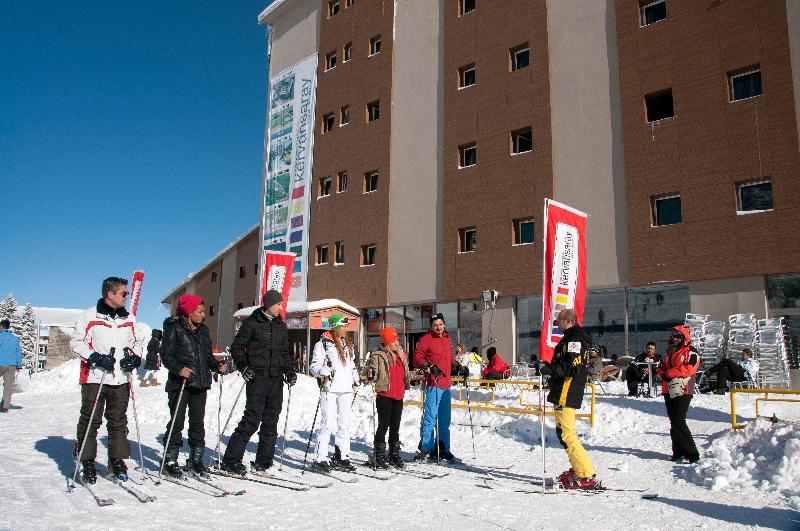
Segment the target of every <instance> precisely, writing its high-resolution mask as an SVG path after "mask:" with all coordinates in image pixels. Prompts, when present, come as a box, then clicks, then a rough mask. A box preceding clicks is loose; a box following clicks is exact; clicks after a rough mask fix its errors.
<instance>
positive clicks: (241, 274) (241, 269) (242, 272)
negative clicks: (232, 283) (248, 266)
mask: <svg viewBox="0 0 800 531" xmlns="http://www.w3.org/2000/svg"><path fill="white" fill-rule="evenodd" d="M246 275H247V271H246V270H245V267H244V266H239V278H244V277H245V276H246Z"/></svg>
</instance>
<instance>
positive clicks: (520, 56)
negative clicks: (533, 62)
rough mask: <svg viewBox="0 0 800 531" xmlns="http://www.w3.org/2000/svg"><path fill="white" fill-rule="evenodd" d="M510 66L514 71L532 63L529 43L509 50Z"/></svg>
mask: <svg viewBox="0 0 800 531" xmlns="http://www.w3.org/2000/svg"><path fill="white" fill-rule="evenodd" d="M508 53H509V59H510V67H511V71H512V72H514V71H516V70H519V69H520V68H527V66H528V65H529V64H530V59H531V51H530V49H529V48H528V43H527V42H526V43H525V44H521V45H519V46H517V47H516V48H511V49H510V50H509V51H508Z"/></svg>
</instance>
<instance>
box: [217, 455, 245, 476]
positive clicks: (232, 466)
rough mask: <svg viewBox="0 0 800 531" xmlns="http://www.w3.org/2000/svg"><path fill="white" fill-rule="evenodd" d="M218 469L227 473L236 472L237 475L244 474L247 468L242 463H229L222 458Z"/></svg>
mask: <svg viewBox="0 0 800 531" xmlns="http://www.w3.org/2000/svg"><path fill="white" fill-rule="evenodd" d="M220 469H221V470H222V471H223V472H228V473H229V474H236V475H237V476H244V475H245V474H247V468H246V467H245V466H244V465H243V464H242V463H231V462H229V461H225V460H224V459H223V460H222V466H221V467H220Z"/></svg>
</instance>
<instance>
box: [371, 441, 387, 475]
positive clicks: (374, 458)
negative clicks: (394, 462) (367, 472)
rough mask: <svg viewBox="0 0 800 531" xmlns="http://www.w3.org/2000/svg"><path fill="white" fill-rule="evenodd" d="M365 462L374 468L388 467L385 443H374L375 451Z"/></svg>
mask: <svg viewBox="0 0 800 531" xmlns="http://www.w3.org/2000/svg"><path fill="white" fill-rule="evenodd" d="M367 462H368V463H369V464H370V465H372V466H374V467H375V468H383V469H387V468H389V461H388V460H387V459H386V443H375V453H374V454H373V455H371V456H369V459H368V460H367Z"/></svg>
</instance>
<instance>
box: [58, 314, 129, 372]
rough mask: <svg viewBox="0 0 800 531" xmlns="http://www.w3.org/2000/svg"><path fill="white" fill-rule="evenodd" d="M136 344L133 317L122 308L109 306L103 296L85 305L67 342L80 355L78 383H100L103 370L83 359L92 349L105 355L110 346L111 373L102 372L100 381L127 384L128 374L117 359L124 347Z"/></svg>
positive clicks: (123, 352)
mask: <svg viewBox="0 0 800 531" xmlns="http://www.w3.org/2000/svg"><path fill="white" fill-rule="evenodd" d="M135 344H136V331H135V329H134V318H133V317H132V316H131V315H129V314H128V312H127V311H126V310H125V308H119V309H118V310H114V309H112V308H110V307H109V306H108V305H107V304H106V303H105V302H103V299H100V300H99V301H97V305H96V306H93V307H91V308H87V309H86V310H85V311H84V312H83V313H82V314H81V315H80V317H78V321H77V322H76V323H75V331H74V332H73V333H72V339H71V340H70V342H69V345H70V347H71V348H72V351H73V352H75V354H77V355H78V356H80V357H81V377H80V383H81V384H86V383H100V379H101V378H102V377H103V373H105V372H106V371H104V370H103V369H100V368H99V367H95V368H89V364H88V363H87V361H86V360H88V359H89V356H91V355H92V352H97V353H98V354H109V353H110V352H111V347H114V349H115V352H114V358H115V359H116V360H117V362H116V363H115V364H114V372H113V373H106V378H105V380H103V383H104V384H105V385H121V384H125V383H128V375H129V374H130V373H128V372H126V373H123V372H122V369H120V368H119V360H121V359H122V357H123V356H124V355H125V350H124V349H125V347H128V348H131V349H133V348H134V346H135Z"/></svg>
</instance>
